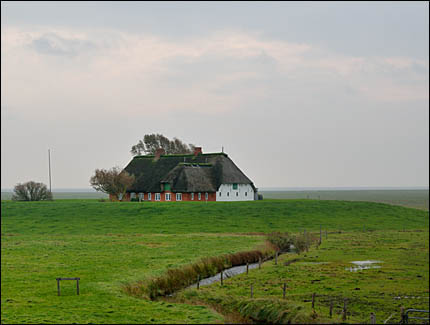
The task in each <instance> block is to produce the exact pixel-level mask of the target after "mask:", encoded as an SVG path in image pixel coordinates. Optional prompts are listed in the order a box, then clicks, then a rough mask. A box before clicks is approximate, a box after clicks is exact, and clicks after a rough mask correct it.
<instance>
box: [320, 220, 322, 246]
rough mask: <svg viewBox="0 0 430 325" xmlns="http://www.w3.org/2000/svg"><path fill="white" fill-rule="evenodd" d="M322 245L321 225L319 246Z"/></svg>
mask: <svg viewBox="0 0 430 325" xmlns="http://www.w3.org/2000/svg"><path fill="white" fill-rule="evenodd" d="M321 243H322V225H320V245H321Z"/></svg>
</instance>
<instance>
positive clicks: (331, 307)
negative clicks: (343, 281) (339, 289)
mask: <svg viewBox="0 0 430 325" xmlns="http://www.w3.org/2000/svg"><path fill="white" fill-rule="evenodd" d="M332 316H333V299H332V300H330V318H331V317H332Z"/></svg>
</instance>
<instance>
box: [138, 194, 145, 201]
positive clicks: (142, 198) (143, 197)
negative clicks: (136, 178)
mask: <svg viewBox="0 0 430 325" xmlns="http://www.w3.org/2000/svg"><path fill="white" fill-rule="evenodd" d="M144 199H145V193H139V200H140V201H143V200H144Z"/></svg>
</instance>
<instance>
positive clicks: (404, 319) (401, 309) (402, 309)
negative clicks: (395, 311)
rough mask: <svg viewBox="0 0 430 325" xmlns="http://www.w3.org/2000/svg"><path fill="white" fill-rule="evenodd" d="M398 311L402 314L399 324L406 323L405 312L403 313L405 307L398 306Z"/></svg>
mask: <svg viewBox="0 0 430 325" xmlns="http://www.w3.org/2000/svg"><path fill="white" fill-rule="evenodd" d="M400 313H401V315H402V321H401V322H400V324H407V322H406V314H405V307H400Z"/></svg>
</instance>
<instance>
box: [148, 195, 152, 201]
mask: <svg viewBox="0 0 430 325" xmlns="http://www.w3.org/2000/svg"><path fill="white" fill-rule="evenodd" d="M148 201H151V193H148Z"/></svg>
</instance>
